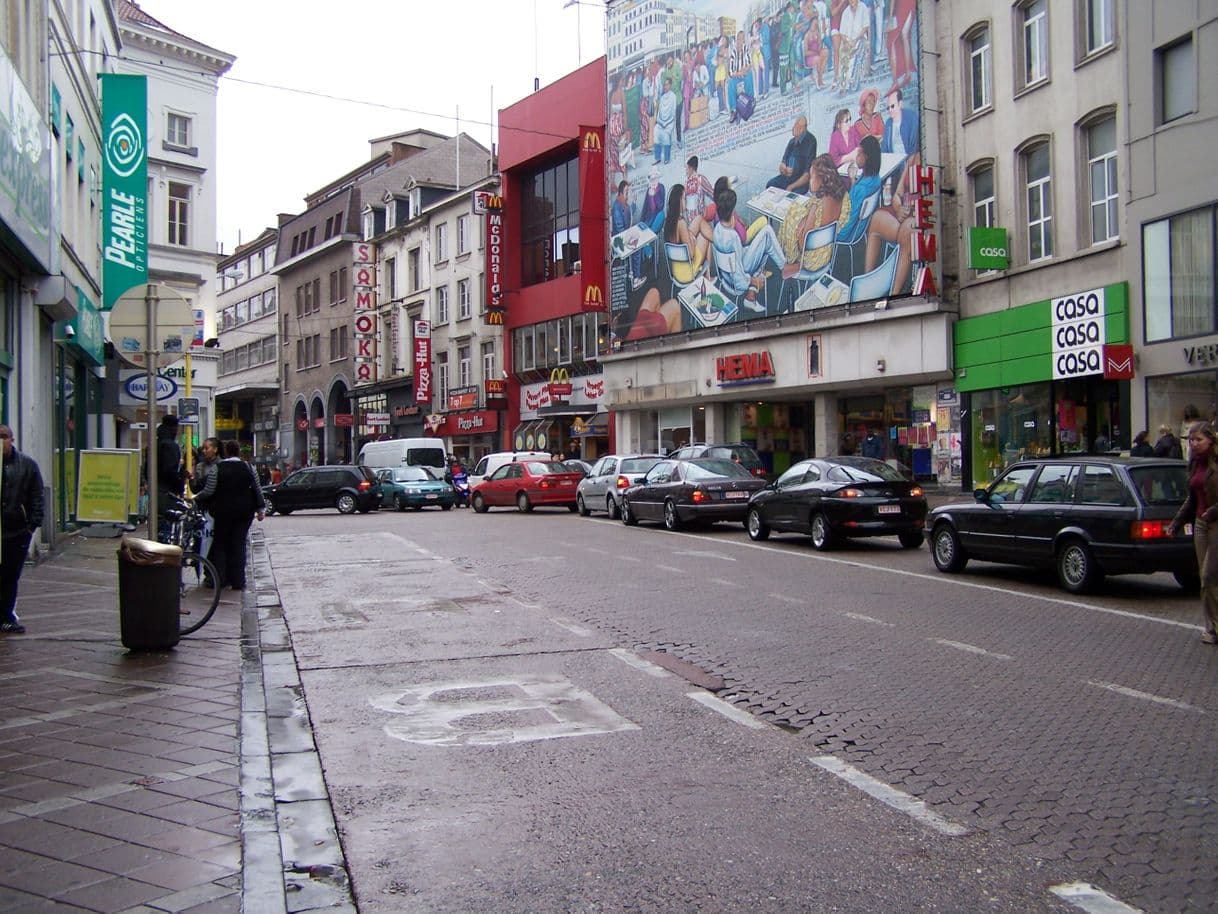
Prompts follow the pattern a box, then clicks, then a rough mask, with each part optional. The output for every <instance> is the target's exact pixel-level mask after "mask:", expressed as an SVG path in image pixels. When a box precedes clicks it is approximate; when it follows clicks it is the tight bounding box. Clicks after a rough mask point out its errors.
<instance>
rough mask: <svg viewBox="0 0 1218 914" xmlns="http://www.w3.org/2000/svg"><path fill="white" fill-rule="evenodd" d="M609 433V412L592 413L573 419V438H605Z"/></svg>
mask: <svg viewBox="0 0 1218 914" xmlns="http://www.w3.org/2000/svg"><path fill="white" fill-rule="evenodd" d="M608 434H609V414H608V413H590V414H588V415H583V416H576V417H575V418H574V419H572V420H571V437H572V438H604V437H605V436H606V435H608Z"/></svg>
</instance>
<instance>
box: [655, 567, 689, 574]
mask: <svg viewBox="0 0 1218 914" xmlns="http://www.w3.org/2000/svg"><path fill="white" fill-rule="evenodd" d="M651 567H652V568H654V569H655V570H656V571H667V572H668V573H669V574H685V569H684V568H678V567H677V566H676V565H652V566H651Z"/></svg>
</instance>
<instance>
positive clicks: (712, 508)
mask: <svg viewBox="0 0 1218 914" xmlns="http://www.w3.org/2000/svg"><path fill="white" fill-rule="evenodd" d="M764 486H765V480H764V479H758V478H756V477H755V476H752V475H751V474H750V473H749V471H748V470H746V469H745V468H744V467H742V466H741V465H740V464H738V463H733V462H732V461H731V460H726V459H720V458H698V459H694V460H672V459H669V460H661V461H660V462H659V463H657V464H656V465H655V466H653V467H652V468H651V469H650V470H648V471H647V475H646V476H644V477H643V481H642V482H640V483H639V484H638V485H634V486H631V487H630V488H628V489H626V490H624V491H623V492H622V495H621V516H622V523H623V524H625V525H626V526H628V527H633V526H634V525H635V524H637V523H638V522H639V521H641V520H652V521H660V522H661V523H663V524H664V526H665V528H667V529H668V530H679V529H681V526H682V525H683V524H701V523H706V524H713V523H715V522H716V521H737V522H739V521H743V520H744V516H745V514H746V512H747V511H748V508H749V496H751V495H752V494H753V493H754V492H756V491H757V490H758V489H760V488H762V487H764Z"/></svg>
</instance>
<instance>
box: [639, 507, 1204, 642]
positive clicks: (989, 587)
mask: <svg viewBox="0 0 1218 914" xmlns="http://www.w3.org/2000/svg"><path fill="white" fill-rule="evenodd" d="M635 532H636V533H644V534H650V535H651V536H665V537H667V538H669V539H672V538H674V537H678V536H687V537H689V538H690V539H696V540H705V539H706V537H705V536H703V535H701V534H697V533H684V532H674V531H672V530H657V529H651V528H648V527H640V528H637V529H636V531H635ZM720 542H722V541H720ZM722 544H723V545H731V546H734V547H735V548H737V549H756V550H757V551H759V552H767V553H769V554H771V555H778V556H787V557H790V558H794V559H802V560H805V561H812V562H827V563H829V564H831V565H845V566H847V567H849V568H861V569H865V570H867V571H880V572H884V573H885V574H895V575H900V576H901V577H906V578H914V579H916V580H920V581H933V582H934V583H937V584H948V585H955V586H956V587H967V588H970V589H972V590H984V591H987V592H989V593H1000V594H1002V595H1003V596H1008V597H1019V598H1020V599H1023V600H1038V601H1040V602H1042V603H1051V604H1053V605H1055V606H1071V607H1073V608H1075V609H1086V610H1090V611H1091V612H1097V613H1104V614H1106V615H1110V616H1121V617H1122V618H1125V619H1136V620H1137V621H1139V622H1154V623H1157V624H1159V625H1170V626H1172V627H1174V628H1185V629H1188V630H1189V631H1193V632H1197V631H1200V630H1201V629H1200V626H1198V625H1197V624H1196V623H1194V622H1177V621H1176V620H1175V619H1162V618H1159V617H1158V616H1148V615H1146V614H1145V613H1135V612H1129V611H1128V610H1125V609H1112V608H1111V607H1108V606H1096V605H1095V604H1093V603H1083V602H1082V601H1080V600H1067V599H1065V598H1064V597H1049V596H1045V595H1044V594H1036V593H1024V592H1022V591H1018V590H1010V589H1008V588H1005V587H997V586H995V585H993V584H979V583H977V582H975V581H964V580H961V579H960V576H959V575H952V574H924V573H922V572H920V571H906V570H905V569H903V568H888V567H886V566H884V565H868V564H866V563H864V562H857V561H851V560H849V559H835V558H833V557H831V556H827V555H822V554H821V553H818V552H793V551H791V550H787V549H775V548H773V547H772V546H765V545H762V544H760V543H739V542H730V541H728V542H722Z"/></svg>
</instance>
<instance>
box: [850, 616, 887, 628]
mask: <svg viewBox="0 0 1218 914" xmlns="http://www.w3.org/2000/svg"><path fill="white" fill-rule="evenodd" d="M842 615H843V616H845V617H846V618H847V619H855V620H857V621H859V622H871V623H872V624H874V625H885V626H887V627H888V628H896V627H897V623H895V622H885V621H884V620H883V619H877V618H875V617H874V616H864V615H863V614H862V613H842Z"/></svg>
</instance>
